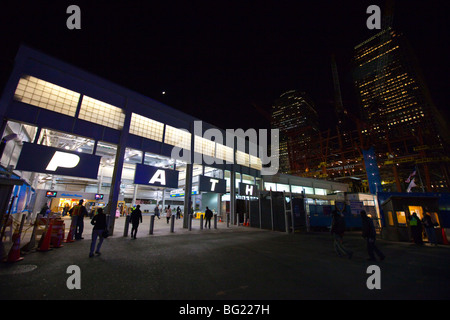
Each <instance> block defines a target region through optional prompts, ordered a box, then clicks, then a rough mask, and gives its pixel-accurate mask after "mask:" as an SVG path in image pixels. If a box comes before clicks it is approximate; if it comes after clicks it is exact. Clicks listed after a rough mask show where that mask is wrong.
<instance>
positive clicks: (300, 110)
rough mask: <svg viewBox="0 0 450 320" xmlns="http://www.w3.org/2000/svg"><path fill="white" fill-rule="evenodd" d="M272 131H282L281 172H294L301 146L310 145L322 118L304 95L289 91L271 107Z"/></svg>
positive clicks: (296, 91)
mask: <svg viewBox="0 0 450 320" xmlns="http://www.w3.org/2000/svg"><path fill="white" fill-rule="evenodd" d="M271 127H272V129H279V130H280V150H279V152H280V154H279V156H280V172H281V173H295V162H294V161H293V159H298V158H299V155H297V154H296V152H298V150H299V148H298V146H300V145H304V144H307V143H309V142H311V137H312V136H313V135H315V134H317V133H318V132H319V116H318V114H317V112H316V110H315V109H314V103H313V102H312V100H311V99H310V98H309V97H308V96H307V94H306V93H305V92H302V91H299V90H290V91H287V92H285V93H283V94H282V95H281V96H280V97H279V98H278V99H277V100H276V101H275V102H274V104H273V106H272V119H271Z"/></svg>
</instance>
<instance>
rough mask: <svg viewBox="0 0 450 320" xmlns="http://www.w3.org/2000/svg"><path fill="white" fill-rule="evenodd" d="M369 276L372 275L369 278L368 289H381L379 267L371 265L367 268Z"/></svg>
mask: <svg viewBox="0 0 450 320" xmlns="http://www.w3.org/2000/svg"><path fill="white" fill-rule="evenodd" d="M366 272H367V273H368V274H370V273H371V274H372V275H371V276H370V277H368V278H367V281H366V285H367V289H369V290H373V289H381V270H380V267H379V266H376V265H370V266H368V267H367V271H366Z"/></svg>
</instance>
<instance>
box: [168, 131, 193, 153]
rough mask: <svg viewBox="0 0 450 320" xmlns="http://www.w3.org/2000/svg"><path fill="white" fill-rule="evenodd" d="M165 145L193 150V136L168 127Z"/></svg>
mask: <svg viewBox="0 0 450 320" xmlns="http://www.w3.org/2000/svg"><path fill="white" fill-rule="evenodd" d="M164 143H167V144H170V145H172V146H177V147H179V148H182V149H186V150H191V134H190V133H189V132H187V131H184V130H182V129H178V128H174V127H172V126H169V125H166V135H165V136H164Z"/></svg>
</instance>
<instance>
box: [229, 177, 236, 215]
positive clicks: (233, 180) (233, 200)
mask: <svg viewBox="0 0 450 320" xmlns="http://www.w3.org/2000/svg"><path fill="white" fill-rule="evenodd" d="M235 213H236V172H235V171H234V170H231V171H230V218H231V224H234V215H235Z"/></svg>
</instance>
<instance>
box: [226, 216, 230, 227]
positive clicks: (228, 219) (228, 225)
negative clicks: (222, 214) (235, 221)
mask: <svg viewBox="0 0 450 320" xmlns="http://www.w3.org/2000/svg"><path fill="white" fill-rule="evenodd" d="M226 215H227V228H229V227H230V214H229V213H228V212H227V213H226Z"/></svg>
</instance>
